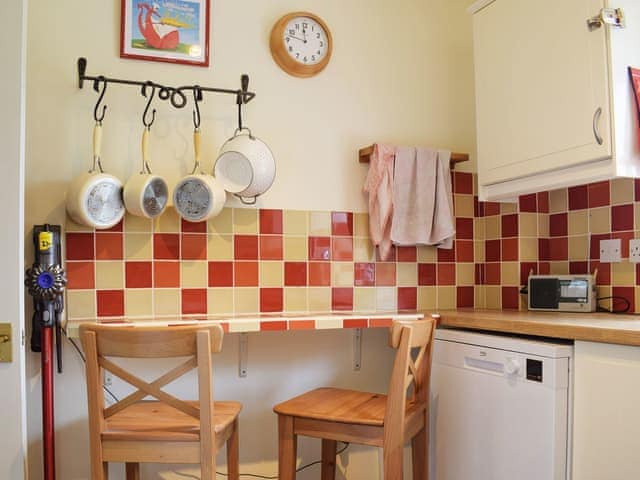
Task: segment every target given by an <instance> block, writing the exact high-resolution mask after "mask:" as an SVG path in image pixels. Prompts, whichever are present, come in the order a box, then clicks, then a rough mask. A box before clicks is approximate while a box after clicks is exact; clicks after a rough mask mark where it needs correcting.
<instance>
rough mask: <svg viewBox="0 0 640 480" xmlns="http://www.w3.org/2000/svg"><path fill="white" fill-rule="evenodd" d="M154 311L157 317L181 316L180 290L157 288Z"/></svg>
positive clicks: (154, 294)
mask: <svg viewBox="0 0 640 480" xmlns="http://www.w3.org/2000/svg"><path fill="white" fill-rule="evenodd" d="M153 311H154V314H155V315H158V316H163V315H179V314H180V289H178V288H155V289H154V290H153Z"/></svg>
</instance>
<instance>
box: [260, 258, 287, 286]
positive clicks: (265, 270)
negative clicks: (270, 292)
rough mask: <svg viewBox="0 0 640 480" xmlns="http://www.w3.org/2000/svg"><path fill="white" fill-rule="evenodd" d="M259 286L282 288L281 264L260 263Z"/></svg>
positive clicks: (282, 274)
mask: <svg viewBox="0 0 640 480" xmlns="http://www.w3.org/2000/svg"><path fill="white" fill-rule="evenodd" d="M259 265H260V286H261V287H282V286H283V285H284V280H283V276H284V272H283V269H284V266H283V262H260V264H259Z"/></svg>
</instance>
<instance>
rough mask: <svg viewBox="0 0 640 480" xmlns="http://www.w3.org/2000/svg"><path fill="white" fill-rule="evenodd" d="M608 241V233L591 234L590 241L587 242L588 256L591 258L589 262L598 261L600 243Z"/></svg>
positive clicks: (609, 235) (609, 236)
mask: <svg viewBox="0 0 640 480" xmlns="http://www.w3.org/2000/svg"><path fill="white" fill-rule="evenodd" d="M610 239H611V234H610V233H601V234H591V239H590V241H589V252H590V255H589V256H590V257H591V260H600V241H601V240H610Z"/></svg>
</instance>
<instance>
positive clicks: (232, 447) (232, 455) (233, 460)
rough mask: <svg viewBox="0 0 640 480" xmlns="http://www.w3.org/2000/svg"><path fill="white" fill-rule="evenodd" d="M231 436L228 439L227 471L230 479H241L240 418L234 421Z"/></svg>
mask: <svg viewBox="0 0 640 480" xmlns="http://www.w3.org/2000/svg"><path fill="white" fill-rule="evenodd" d="M231 428H232V431H231V436H230V437H229V438H228V439H227V473H228V474H229V480H240V454H239V450H240V449H239V441H238V419H236V420H235V421H234V422H233V427H231Z"/></svg>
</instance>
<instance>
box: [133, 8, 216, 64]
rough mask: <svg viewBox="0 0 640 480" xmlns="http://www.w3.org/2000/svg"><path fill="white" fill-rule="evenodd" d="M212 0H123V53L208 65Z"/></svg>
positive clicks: (146, 57)
mask: <svg viewBox="0 0 640 480" xmlns="http://www.w3.org/2000/svg"><path fill="white" fill-rule="evenodd" d="M210 13H211V11H210V0H122V11H121V25H120V56H121V57H123V58H136V59H139V60H151V61H154V62H170V63H184V64H188V65H197V66H201V67H207V66H209V17H210Z"/></svg>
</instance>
